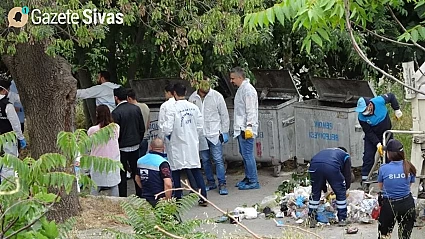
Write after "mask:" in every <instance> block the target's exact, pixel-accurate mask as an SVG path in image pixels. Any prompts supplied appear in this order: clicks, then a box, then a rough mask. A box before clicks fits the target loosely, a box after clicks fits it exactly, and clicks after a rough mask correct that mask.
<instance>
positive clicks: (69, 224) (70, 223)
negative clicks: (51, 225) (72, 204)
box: [59, 217, 77, 239]
mask: <svg viewBox="0 0 425 239" xmlns="http://www.w3.org/2000/svg"><path fill="white" fill-rule="evenodd" d="M76 223H77V219H75V217H71V218H69V219H68V220H66V221H65V222H64V223H62V224H60V225H59V239H67V238H71V236H70V234H71V231H72V230H73V229H74V227H75V224H76Z"/></svg>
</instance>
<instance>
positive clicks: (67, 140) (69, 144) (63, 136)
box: [57, 131, 79, 159]
mask: <svg viewBox="0 0 425 239" xmlns="http://www.w3.org/2000/svg"><path fill="white" fill-rule="evenodd" d="M57 145H58V147H59V149H60V150H61V151H62V152H63V154H64V155H65V156H66V157H69V158H71V159H75V158H76V154H77V153H78V152H79V150H78V144H77V140H76V137H75V135H74V133H72V132H65V131H61V132H59V134H58V139H57Z"/></svg>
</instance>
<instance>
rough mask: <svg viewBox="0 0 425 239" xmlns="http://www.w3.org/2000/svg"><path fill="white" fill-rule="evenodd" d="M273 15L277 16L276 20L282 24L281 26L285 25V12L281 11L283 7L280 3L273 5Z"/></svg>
mask: <svg viewBox="0 0 425 239" xmlns="http://www.w3.org/2000/svg"><path fill="white" fill-rule="evenodd" d="M273 11H274V15H275V17H276V18H277V20H278V21H279V22H280V24H282V26H284V25H285V14H284V12H283V9H282V7H281V6H280V5H275V6H274V7H273Z"/></svg>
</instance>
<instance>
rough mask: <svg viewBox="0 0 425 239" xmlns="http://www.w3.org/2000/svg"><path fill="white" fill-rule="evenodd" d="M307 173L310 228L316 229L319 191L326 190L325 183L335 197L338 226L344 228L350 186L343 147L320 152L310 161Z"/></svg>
mask: <svg viewBox="0 0 425 239" xmlns="http://www.w3.org/2000/svg"><path fill="white" fill-rule="evenodd" d="M309 172H310V179H311V186H312V195H311V198H310V201H309V212H308V215H309V217H310V227H311V228H314V227H316V222H317V219H316V217H317V208H318V207H319V203H320V197H321V191H322V189H323V188H326V181H327V182H329V184H330V185H331V187H332V190H333V191H334V193H335V195H336V207H337V210H338V220H339V225H340V226H345V225H346V224H347V223H346V219H347V202H346V192H347V189H349V188H350V185H351V159H350V155H349V154H348V153H347V150H346V149H345V148H344V147H338V148H328V149H324V150H322V151H320V152H319V153H317V154H316V155H314V156H313V158H312V159H311V162H310V168H309ZM324 191H326V189H325V190H324Z"/></svg>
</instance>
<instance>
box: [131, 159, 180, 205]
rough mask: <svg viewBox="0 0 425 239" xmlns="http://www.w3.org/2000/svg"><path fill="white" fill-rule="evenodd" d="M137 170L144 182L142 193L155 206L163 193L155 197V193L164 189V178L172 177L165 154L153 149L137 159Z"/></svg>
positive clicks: (163, 195)
mask: <svg viewBox="0 0 425 239" xmlns="http://www.w3.org/2000/svg"><path fill="white" fill-rule="evenodd" d="M137 172H138V175H139V176H140V181H141V182H142V189H141V190H140V191H141V195H137V196H139V197H141V198H144V199H146V201H148V202H149V203H150V204H151V205H152V206H155V205H156V203H157V202H158V200H159V199H160V198H163V197H165V194H164V193H163V194H161V195H159V196H158V198H156V199H155V195H156V194H158V193H160V192H163V191H164V178H172V177H171V169H170V165H169V164H168V161H167V158H166V155H165V154H162V153H159V152H154V151H151V152H149V153H148V154H146V155H145V156H143V157H141V158H140V159H139V160H138V161H137Z"/></svg>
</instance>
